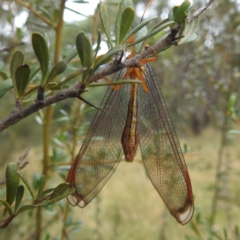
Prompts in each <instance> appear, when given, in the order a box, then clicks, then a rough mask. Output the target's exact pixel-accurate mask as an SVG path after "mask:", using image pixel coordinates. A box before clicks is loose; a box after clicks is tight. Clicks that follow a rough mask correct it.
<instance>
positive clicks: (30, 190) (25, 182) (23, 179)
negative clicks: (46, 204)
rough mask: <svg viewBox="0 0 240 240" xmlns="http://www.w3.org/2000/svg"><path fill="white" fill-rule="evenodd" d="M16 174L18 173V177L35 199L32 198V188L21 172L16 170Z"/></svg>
mask: <svg viewBox="0 0 240 240" xmlns="http://www.w3.org/2000/svg"><path fill="white" fill-rule="evenodd" d="M18 175H19V177H20V178H21V179H22V181H23V182H24V184H25V186H26V187H27V189H28V191H29V192H30V194H31V196H32V198H33V199H35V198H34V194H33V190H32V188H31V186H30V184H29V182H28V180H27V179H26V178H25V177H24V176H23V175H22V174H21V172H19V171H18Z"/></svg>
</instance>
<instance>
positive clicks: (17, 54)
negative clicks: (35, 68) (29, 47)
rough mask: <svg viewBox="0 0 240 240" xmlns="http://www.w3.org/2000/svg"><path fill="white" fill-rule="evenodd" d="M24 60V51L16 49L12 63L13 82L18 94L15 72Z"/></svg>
mask: <svg viewBox="0 0 240 240" xmlns="http://www.w3.org/2000/svg"><path fill="white" fill-rule="evenodd" d="M23 61H24V55H23V53H22V52H21V51H16V52H15V53H14V54H13V56H12V61H11V64H10V72H11V77H12V83H13V86H14V91H15V93H16V94H17V86H16V79H15V73H16V71H17V68H18V67H19V66H21V65H22V64H23Z"/></svg>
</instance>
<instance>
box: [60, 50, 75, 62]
mask: <svg viewBox="0 0 240 240" xmlns="http://www.w3.org/2000/svg"><path fill="white" fill-rule="evenodd" d="M77 54H78V52H77V49H76V48H74V49H73V50H72V51H71V52H70V53H69V54H68V55H67V56H66V57H65V58H64V59H63V60H64V62H65V63H68V62H70V61H71V60H72V59H73V58H75V57H76V56H77Z"/></svg>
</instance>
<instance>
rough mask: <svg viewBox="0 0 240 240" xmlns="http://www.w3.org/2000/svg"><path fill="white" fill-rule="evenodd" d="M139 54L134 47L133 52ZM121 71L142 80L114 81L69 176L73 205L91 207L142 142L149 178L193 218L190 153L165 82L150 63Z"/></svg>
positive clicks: (184, 218) (180, 213) (175, 211)
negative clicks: (186, 154) (174, 118)
mask: <svg viewBox="0 0 240 240" xmlns="http://www.w3.org/2000/svg"><path fill="white" fill-rule="evenodd" d="M133 56H134V52H132V53H131V54H130V56H129V57H128V58H131V57H133ZM155 59H156V57H155V58H149V59H145V60H142V61H141V62H140V65H141V67H139V68H128V69H127V70H125V71H120V72H119V73H117V74H115V76H114V77H113V81H117V80H118V79H127V78H130V79H139V80H140V81H141V84H138V83H131V84H123V85H122V86H120V85H119V86H120V87H118V88H119V89H117V90H116V89H113V87H109V88H108V90H107V92H106V94H105V96H104V98H103V100H102V103H101V105H100V108H101V109H103V111H97V113H96V116H95V118H94V120H93V122H92V124H91V127H90V129H89V131H88V134H87V135H86V138H85V139H84V141H83V144H82V147H81V149H80V151H79V153H78V155H77V157H76V159H75V161H74V162H73V164H72V167H71V169H70V171H69V173H68V176H67V182H69V183H70V185H71V186H73V187H75V189H76V191H75V192H74V193H73V194H72V195H70V196H68V201H69V202H70V204H71V205H73V206H76V205H78V206H79V207H85V206H86V205H87V204H88V203H89V202H91V201H92V199H93V198H94V197H96V195H97V194H98V193H99V192H100V191H101V189H102V188H103V187H104V185H105V184H106V182H107V181H108V180H109V178H110V177H111V176H112V174H113V173H114V171H115V170H116V168H117V166H118V164H119V162H120V161H121V159H122V157H123V155H124V156H125V160H126V161H128V162H132V161H133V160H134V157H135V155H136V151H137V148H138V146H140V149H141V153H142V159H143V163H144V166H145V168H146V171H147V173H148V175H149V178H150V180H151V182H152V184H153V186H154V187H155V189H156V190H157V192H158V193H159V195H160V196H161V198H162V199H163V201H164V203H165V205H166V206H167V208H168V210H169V212H170V213H171V214H172V215H173V216H174V217H175V219H176V220H177V221H178V222H179V223H181V224H186V223H188V222H189V221H190V220H191V218H192V215H193V211H194V204H193V194H192V187H191V181H190V177H189V174H188V170H187V166H186V163H185V160H184V156H183V153H182V150H181V147H180V144H179V141H178V138H177V135H176V133H175V130H174V127H173V124H172V121H171V118H170V115H169V113H168V110H167V106H166V103H165V100H164V98H163V95H162V92H161V89H160V86H159V82H158V80H157V78H156V76H155V75H154V73H153V70H152V68H151V67H150V65H149V64H148V62H150V61H154V60H155Z"/></svg>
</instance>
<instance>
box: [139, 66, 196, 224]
mask: <svg viewBox="0 0 240 240" xmlns="http://www.w3.org/2000/svg"><path fill="white" fill-rule="evenodd" d="M144 71H145V81H146V84H147V87H148V90H149V92H148V94H146V93H145V92H144V91H143V90H142V89H141V87H139V91H138V108H139V109H138V122H139V125H138V127H139V136H140V147H141V152H142V158H143V162H144V165H145V168H146V170H147V172H148V175H149V177H150V179H151V181H152V184H153V185H154V187H155V189H156V190H157V192H158V193H159V195H160V196H161V198H162V199H163V201H164V202H165V204H166V206H167V208H168V210H169V211H170V213H171V214H172V215H173V216H174V217H175V218H176V220H177V221H178V222H180V223H181V224H186V223H187V222H189V221H190V219H191V218H192V215H193V208H194V206H193V195H192V187H191V182H190V177H189V175H188V170H187V166H186V164H185V160H184V156H183V154H182V150H181V147H180V144H179V141H178V138H177V135H176V133H175V130H174V127H173V124H172V121H171V119H170V115H169V113H168V110H167V106H166V103H165V101H164V98H163V95H162V92H161V89H160V86H159V83H158V80H157V79H156V77H155V75H154V73H153V71H152V69H151V68H150V66H149V64H146V65H145V70H144Z"/></svg>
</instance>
